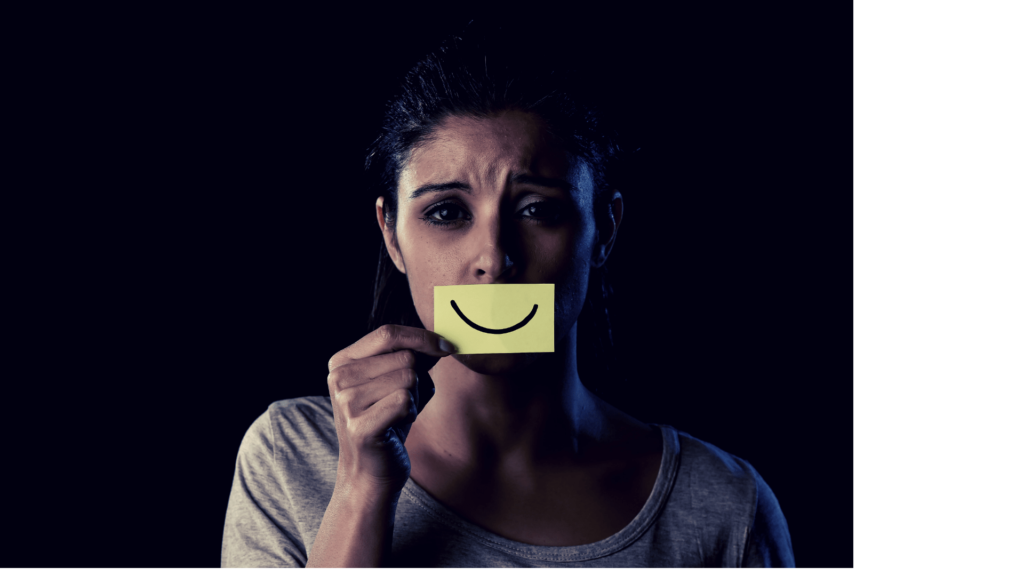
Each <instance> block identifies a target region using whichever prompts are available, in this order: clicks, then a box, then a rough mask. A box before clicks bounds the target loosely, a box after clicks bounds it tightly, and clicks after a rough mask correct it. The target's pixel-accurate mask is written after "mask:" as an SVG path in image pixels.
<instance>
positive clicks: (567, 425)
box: [410, 326, 608, 471]
mask: <svg viewBox="0 0 1024 576" xmlns="http://www.w3.org/2000/svg"><path fill="white" fill-rule="evenodd" d="M531 360H532V362H530V363H529V365H528V366H526V367H525V368H522V369H519V370H516V371H514V372H511V373H508V372H506V373H501V374H485V373H480V372H478V371H474V370H471V369H469V368H467V367H466V366H465V365H464V364H463V363H461V362H459V360H458V359H456V358H454V357H446V358H442V359H441V360H440V361H439V362H438V363H437V365H435V366H434V368H433V369H431V371H430V375H431V378H432V379H433V381H434V386H435V392H434V396H433V398H431V400H430V402H429V403H428V404H427V406H426V407H425V408H424V410H423V413H422V414H421V415H420V416H419V417H418V418H417V420H416V422H415V423H414V424H413V429H412V431H410V440H414V441H416V442H418V443H419V444H420V445H421V446H424V445H426V446H428V447H429V448H430V451H431V452H432V453H434V454H445V455H446V458H451V459H453V460H454V461H456V462H466V463H471V462H473V463H476V465H483V466H487V465H488V463H490V464H491V465H495V466H501V467H509V466H511V467H514V468H520V467H525V468H530V467H534V466H543V465H545V464H547V463H560V462H564V461H566V459H567V458H568V459H577V458H579V457H581V456H583V453H584V452H586V449H587V447H588V446H589V445H592V444H593V443H594V442H595V441H598V440H600V439H601V438H602V437H604V436H606V435H607V434H608V431H607V428H608V414H607V410H606V408H607V405H606V404H604V403H603V402H600V401H599V400H598V399H597V398H596V397H595V396H594V395H593V394H592V393H590V392H589V391H588V390H587V389H586V388H585V387H584V386H583V384H582V382H581V381H580V378H579V375H578V373H577V370H576V327H575V326H573V328H572V329H571V330H570V331H569V333H568V334H567V335H566V336H565V338H563V339H562V341H560V342H559V343H558V344H556V346H555V352H553V353H547V354H536V355H535V356H534V357H533V358H532V359H531ZM467 363H470V362H469V361H467ZM471 365H472V364H471ZM413 436H416V438H415V439H413ZM524 471H525V470H524Z"/></svg>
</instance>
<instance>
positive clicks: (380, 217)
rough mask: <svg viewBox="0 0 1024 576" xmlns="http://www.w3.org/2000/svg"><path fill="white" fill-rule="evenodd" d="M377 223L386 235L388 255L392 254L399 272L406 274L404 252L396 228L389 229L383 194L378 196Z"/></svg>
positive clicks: (392, 259)
mask: <svg viewBox="0 0 1024 576" xmlns="http://www.w3.org/2000/svg"><path fill="white" fill-rule="evenodd" d="M392 224H393V223H392ZM377 225H378V226H380V232H381V234H383V235H384V244H385V245H386V246H387V247H388V255H390V256H391V261H392V262H394V264H395V268H397V269H398V271H399V272H401V273H402V274H405V261H404V260H402V252H401V251H400V250H399V249H398V242H397V241H396V240H395V230H394V228H392V229H391V230H388V227H387V224H386V222H385V219H384V197H383V196H381V197H379V198H377Z"/></svg>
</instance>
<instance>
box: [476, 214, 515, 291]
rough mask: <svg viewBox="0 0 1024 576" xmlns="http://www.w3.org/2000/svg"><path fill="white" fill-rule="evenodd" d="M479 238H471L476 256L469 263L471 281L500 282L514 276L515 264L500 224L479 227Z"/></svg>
mask: <svg viewBox="0 0 1024 576" xmlns="http://www.w3.org/2000/svg"><path fill="white" fill-rule="evenodd" d="M480 228H481V229H483V230H481V232H482V234H481V236H480V237H477V238H471V239H470V242H471V245H472V246H474V249H475V251H476V256H475V257H474V258H473V260H472V262H471V266H472V273H473V279H474V280H475V281H476V282H479V283H483V284H493V283H495V282H502V281H505V280H507V279H508V278H509V277H511V276H513V275H515V269H516V263H515V262H513V261H512V254H511V253H510V252H509V250H508V239H507V238H504V237H503V234H502V232H503V230H502V226H501V223H497V222H496V223H493V224H491V225H488V226H481V227H480Z"/></svg>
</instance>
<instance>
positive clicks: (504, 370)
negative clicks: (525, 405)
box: [453, 353, 542, 375]
mask: <svg viewBox="0 0 1024 576" xmlns="http://www.w3.org/2000/svg"><path fill="white" fill-rule="evenodd" d="M540 356H542V354H539V353H529V354H455V355H453V357H454V358H455V359H456V360H458V361H459V363H461V364H462V365H463V366H465V367H466V368H469V369H470V370H472V371H473V372H477V373H479V374H487V375H498V374H513V373H515V372H519V371H520V370H524V369H526V368H528V367H530V366H532V365H533V364H534V363H535V362H536V361H537V359H538V357H540Z"/></svg>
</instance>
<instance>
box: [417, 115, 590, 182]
mask: <svg viewBox="0 0 1024 576" xmlns="http://www.w3.org/2000/svg"><path fill="white" fill-rule="evenodd" d="M523 173H525V174H531V175H535V176H542V177H545V178H558V179H561V180H565V181H567V182H569V183H570V184H571V185H572V186H573V188H574V191H573V195H574V196H576V195H580V196H583V197H588V198H589V197H592V195H593V175H592V173H591V169H590V166H589V165H588V164H587V163H586V162H585V161H583V160H582V159H580V158H577V157H576V156H574V155H572V154H571V153H569V152H568V151H567V150H566V149H565V147H564V146H563V145H562V144H561V142H560V141H559V140H558V138H557V137H556V136H555V135H554V134H552V133H551V131H550V130H549V129H548V126H547V124H546V123H545V122H544V121H543V120H542V119H541V118H540V117H539V116H537V115H536V114H531V113H528V112H521V111H506V112H502V113H501V114H498V115H495V116H488V117H484V118H476V117H471V116H452V117H449V118H446V119H445V120H443V121H442V122H440V123H439V124H438V126H437V127H436V128H435V129H434V131H433V132H432V133H431V135H430V136H429V137H427V138H425V139H424V140H423V141H421V142H420V143H418V144H417V145H416V146H415V147H414V148H413V149H412V150H411V151H410V153H409V155H408V157H407V160H406V162H405V165H404V166H403V169H402V172H401V174H400V176H399V192H402V191H403V190H404V191H409V190H413V189H415V188H417V187H419V186H422V185H424V184H430V183H438V182H451V181H466V180H469V181H471V183H475V184H476V185H494V186H500V185H502V184H503V180H504V179H506V178H508V177H509V176H510V175H512V174H523Z"/></svg>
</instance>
